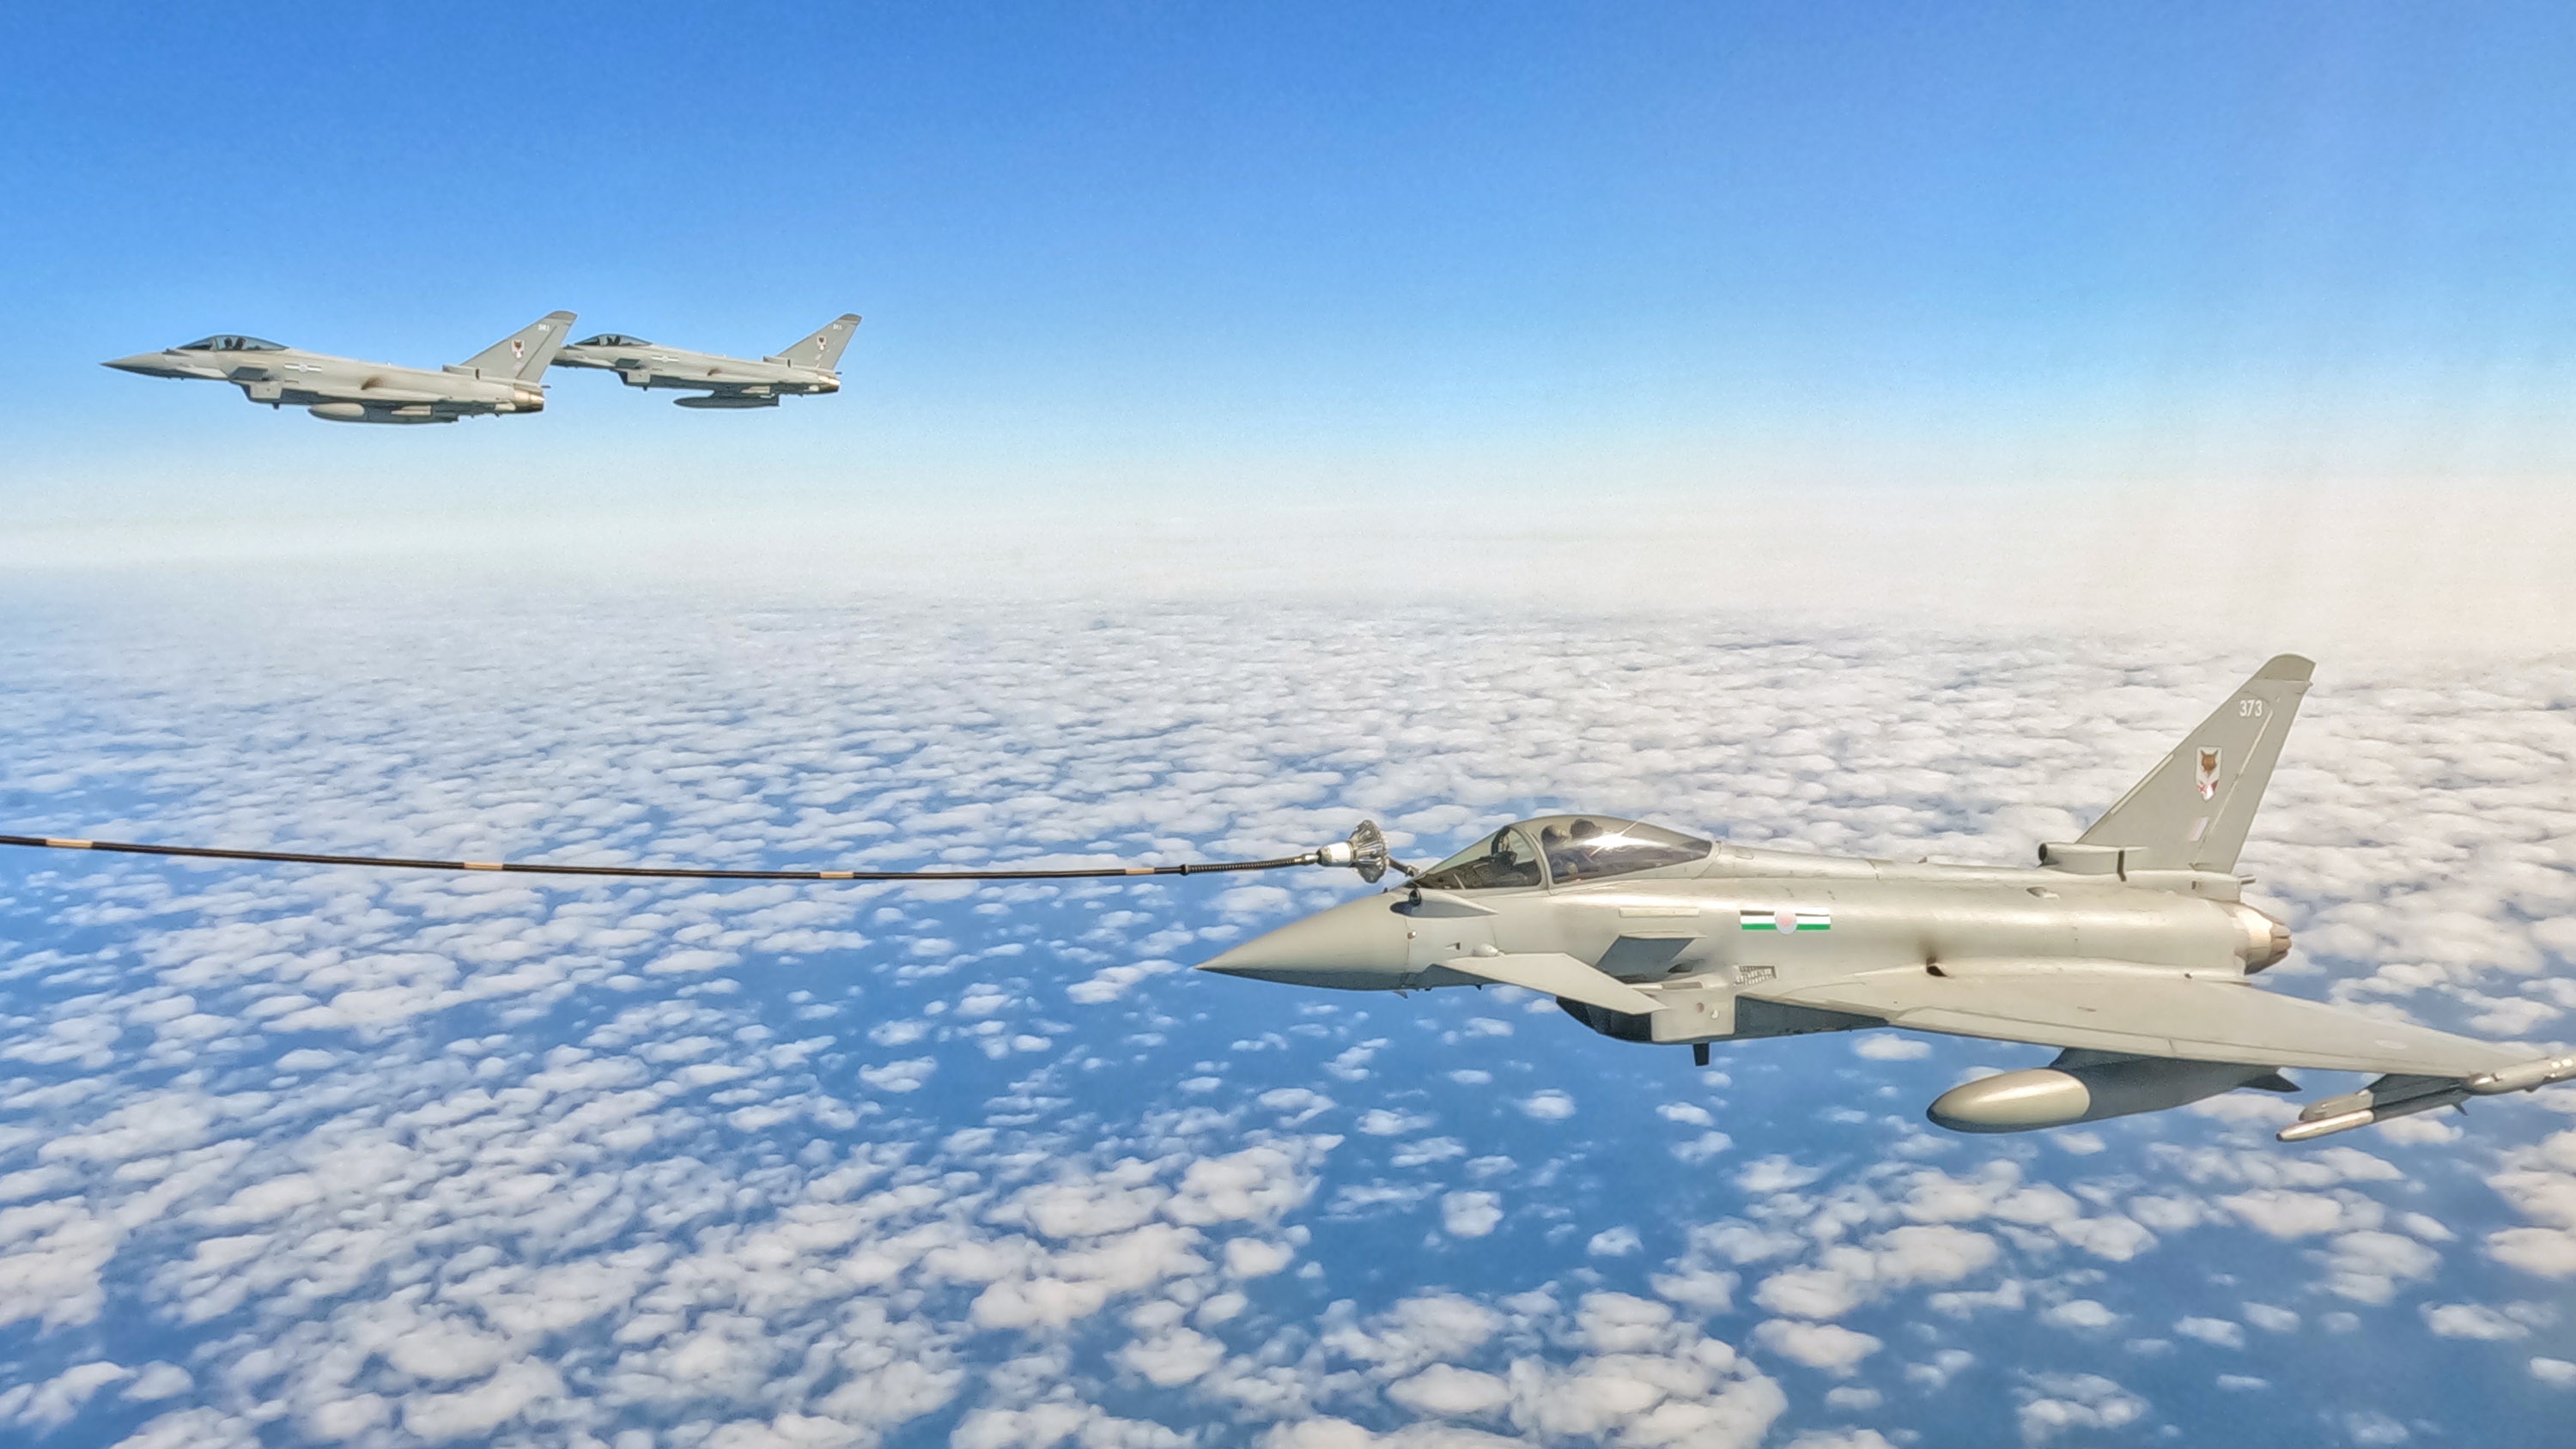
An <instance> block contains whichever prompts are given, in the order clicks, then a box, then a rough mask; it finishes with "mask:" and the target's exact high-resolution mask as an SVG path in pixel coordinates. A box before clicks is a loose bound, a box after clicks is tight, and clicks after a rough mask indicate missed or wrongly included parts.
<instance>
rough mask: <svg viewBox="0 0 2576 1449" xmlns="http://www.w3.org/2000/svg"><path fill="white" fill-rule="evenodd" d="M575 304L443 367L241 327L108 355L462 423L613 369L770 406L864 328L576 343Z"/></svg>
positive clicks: (826, 378) (717, 400)
mask: <svg viewBox="0 0 2576 1449" xmlns="http://www.w3.org/2000/svg"><path fill="white" fill-rule="evenodd" d="M572 321H573V314H572V313H570V312H549V313H547V314H546V315H545V316H544V317H542V318H540V319H538V320H537V321H535V322H533V323H530V324H529V325H528V326H526V327H524V328H521V329H520V330H519V331H517V332H514V333H512V334H511V335H510V336H508V337H505V338H503V339H502V340H501V341H499V342H496V343H494V344H493V345H491V346H490V347H488V348H485V349H484V350H483V351H481V352H478V353H476V354H475V355H474V356H472V357H470V358H467V359H466V360H465V361H463V362H460V363H452V364H450V365H448V366H446V367H443V368H440V369H439V370H438V371H436V372H430V371H426V370H424V369H421V368H413V367H396V366H394V365H393V364H391V363H383V362H360V361H357V360H355V359H353V358H347V357H333V356H330V355H329V354H327V353H320V352H305V351H302V350H301V349H298V348H293V347H286V346H282V345H280V344H278V343H275V342H269V341H265V340H263V339H261V338H257V337H248V336H244V335H242V334H239V333H218V334H217V335H215V336H212V337H201V338H199V339H198V340H196V341H194V342H189V343H184V344H182V345H180V346H177V347H173V348H169V349H167V350H165V351H161V352H138V353H136V354H135V355H133V356H131V357H120V358H117V359H116V360H114V361H112V362H109V363H107V364H106V365H107V366H109V367H113V368H115V369H117V370H118V371H120V372H134V373H140V374H142V375H143V376H145V377H184V378H197V379H202V380H205V381H210V382H229V383H232V384H234V385H235V386H237V387H239V388H240V389H241V390H242V396H244V397H247V398H249V399H250V400H251V401H252V402H256V403H267V404H268V405H269V406H271V407H283V406H286V405H287V404H290V403H291V404H293V405H295V406H297V407H300V408H303V409H305V410H306V411H308V412H310V413H312V414H313V416H315V417H317V418H324V419H327V420H329V421H331V422H338V423H452V422H454V421H456V420H457V419H458V418H461V417H472V416H476V415H480V414H486V413H491V414H499V413H534V412H543V411H544V410H545V406H546V388H545V380H544V379H545V373H546V368H547V367H548V366H549V365H553V366H558V367H596V368H605V369H608V370H610V371H613V372H615V373H617V374H618V375H619V376H620V377H621V378H623V379H625V381H626V383H627V385H628V386H630V387H641V388H655V387H663V388H679V389H684V390H687V391H691V392H698V393H704V394H705V396H702V397H683V398H677V399H674V401H676V402H678V403H679V404H680V406H682V407H689V408H768V407H776V406H778V400H779V398H781V397H784V396H787V395H790V394H797V393H833V392H839V391H840V390H841V378H840V375H839V374H838V373H836V372H834V371H833V368H834V367H835V366H836V365H838V364H839V362H840V360H841V352H842V350H843V349H844V348H846V347H848V346H849V345H850V336H851V334H852V333H853V332H855V331H856V330H857V329H858V325H859V319H858V316H857V314H855V313H843V314H842V315H841V316H839V317H836V318H834V319H832V320H831V321H830V322H827V323H825V324H824V325H823V326H822V327H821V328H820V329H819V330H817V331H815V332H814V333H812V334H811V335H810V336H807V337H805V338H804V339H802V340H800V341H799V342H797V343H796V344H795V345H794V346H792V347H790V348H788V349H787V350H786V351H784V352H781V353H777V354H775V355H773V356H770V357H764V358H761V359H759V360H757V361H754V360H752V359H749V358H741V357H724V356H721V355H719V354H716V353H712V352H690V351H688V350H686V349H684V348H677V347H660V346H656V345H654V344H653V343H650V342H646V341H644V340H643V339H641V338H636V337H627V336H624V335H622V334H619V333H615V332H603V333H601V334H600V335H599V336H597V337H592V338H588V339H585V340H584V341H582V342H579V343H576V344H572V345H570V346H567V345H566V343H565V339H566V338H568V337H569V336H570V335H571V327H572Z"/></svg>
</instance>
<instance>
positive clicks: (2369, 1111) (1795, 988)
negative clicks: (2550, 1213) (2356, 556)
mask: <svg viewBox="0 0 2576 1449" xmlns="http://www.w3.org/2000/svg"><path fill="white" fill-rule="evenodd" d="M2311 669H2312V666H2311V665H2310V663H2309V661H2307V660H2305V659H2302V658H2299V657H2298V656H2296V655H2291V654H2284V655H2281V656H2280V657H2278V658H2276V659H2273V660H2272V661H2271V662H2270V663H2267V664H2265V665H2264V666H2263V667H2262V668H2261V669H2260V670H2257V671H2256V672H2255V674H2254V676H2253V677H2252V678H2251V679H2248V680H2246V681H2245V683H2244V685H2243V687H2241V688H2239V689H2238V690H2237V691H2236V693H2235V694H2234V695H2233V696H2231V697H2230V698H2229V699H2228V700H2227V702H2226V703H2224V704H2222V705H2220V706H2219V707H2218V709H2217V711H2216V712H2215V713H2213V714H2212V715H2210V717H2209V718H2208V719H2207V720H2205V721H2203V722H2202V724H2201V726H2200V727H2199V728H2198V729H2195V730H2193V731H2192V732H2191V733H2190V734H2188V735H2186V736H2184V738H2183V740H2182V742H2181V743H2180V744H2179V745H2177V746H2175V748H2174V750H2173V752H2172V753H2171V754H2169V755H2167V756H2166V757H2165V758H2164V760H2163V761H2162V762H2161V763H2159V764H2158V765H2157V766H2156V767H2155V768H2154V769H2152V770H2150V771H2148V772H2147V775H2146V777H2145V778H2144V779H2142V780H2140V781H2139V782H2138V783H2137V785H2136V786H2135V787H2134V788H2132V789H2131V790H2130V791H2129V793H2128V794H2126V795H2124V796H2122V797H2121V798H2120V801H2119V803H2117V804H2115V805H2113V806H2112V807H2111V808H2110V810H2109V811H2107V812H2106V813H2104V814H2103V816H2102V817H2101V818H2100V819H2098V820H2096V821H2094V822H2093V824H2092V826H2091V828H2089V829H2087V830H2086V831H2085V832H2084V833H2083V835H2082V836H2080V837H2078V838H2077V839H2075V840H2073V841H2067V842H2061V843H2055V844H2048V845H2042V846H2041V847H2040V848H2039V862H2038V865H2037V866H2036V867H2035V868H2021V867H2009V866H1975V865H1936V864H1929V863H1925V864H1906V863H1902V862H1898V861H1892V860H1847V859H1836V858H1832V857H1827V856H1817V855H1807V854H1802V853H1795V852H1790V851H1783V850H1757V849H1748V848H1745V847H1741V846H1734V845H1721V844H1718V843H1715V842H1712V841H1709V840H1703V839H1700V838H1698V837H1696V836H1692V835H1687V834H1684V833H1682V832H1680V831H1676V830H1669V829H1666V828H1664V827H1662V826H1658V825H1649V824H1644V823H1641V822H1638V821H1633V820H1620V819H1613V818H1611V817H1608V816H1602V815H1552V816H1546V817H1543V818H1540V819H1535V820H1525V821H1522V822H1520V823H1518V824H1516V825H1507V826H1505V827H1503V828H1502V829H1500V830H1497V831H1495V832H1494V833H1493V834H1492V835H1490V836H1487V837H1486V838H1484V839H1482V840H1479V841H1477V842H1476V843H1475V844H1474V845H1471V846H1469V847H1468V848H1467V849H1465V850H1463V851H1461V852H1459V853H1458V854H1457V855H1454V856H1452V857H1450V858H1449V859H1447V860H1444V861H1442V862H1440V863H1439V864H1438V865H1436V866H1433V867H1431V868H1430V869H1428V870H1425V871H1420V872H1419V873H1413V872H1409V871H1408V873H1409V874H1411V875H1412V879H1411V881H1410V882H1409V883H1408V884H1407V885H1406V886H1405V887H1404V888H1403V889H1401V890H1396V891H1391V892H1389V893H1386V894H1382V895H1378V896H1375V897H1371V898H1367V899H1362V900H1356V901H1351V902H1348V903H1345V904H1343V905H1339V906H1335V907H1333V908H1332V909H1330V910H1327V911H1324V912H1322V913H1321V914H1318V915H1314V916H1310V917H1307V918H1306V919H1304V920H1301V921H1296V922H1293V923H1291V924H1289V925H1287V926H1284V927H1281V928H1280V929H1278V930H1275V931H1272V932H1271V933H1269V934H1268V935H1265V936H1262V937H1259V938H1257V939H1255V940H1252V941H1249V942H1247V943H1245V944H1243V945H1241V946H1237V947H1235V948H1234V949H1233V950H1230V951H1227V952H1225V953H1224V954H1223V955H1220V956H1218V957H1217V958H1215V959H1214V960H1212V961H1209V962H1206V963H1205V964H1204V965H1202V966H1200V967H1199V969H1200V970H1202V971H1212V972H1217V973H1219V974H1222V975H1227V976H1243V977H1252V978H1256V979H1259V980H1264V981H1279V982H1287V983H1290V984H1294V985H1299V986H1329V987H1342V988H1349V989H1356V990H1373V991H1405V990H1411V989H1415V988H1432V987H1442V986H1478V987H1481V986H1487V985H1510V986H1519V987H1525V988H1527V989H1529V990H1532V991H1538V992H1543V993H1546V994H1548V995H1551V996H1554V997H1555V998H1556V1002H1557V1005H1558V1006H1560V1007H1562V1008H1563V1009H1564V1010H1565V1012H1566V1014H1567V1015H1569V1016H1572V1017H1573V1018H1574V1019H1575V1020H1577V1021H1579V1022H1582V1023H1583V1024H1584V1025H1585V1026H1588V1027H1590V1028H1591V1029H1593V1030H1594V1031H1597V1032H1599V1033H1601V1034H1602V1035H1604V1036H1610V1037H1616V1038H1618V1039H1620V1040H1623V1041H1633V1042H1672V1043H1688V1044H1689V1045H1690V1047H1691V1051H1692V1055H1693V1058H1694V1060H1696V1061H1697V1062H1698V1063H1699V1064H1701V1065H1706V1064H1707V1063H1708V1060H1709V1046H1710V1044H1711V1043H1713V1042H1736V1041H1746V1040H1751V1039H1754V1038H1758V1037H1777V1036H1799V1035H1804V1034H1806V1033H1809V1032H1827V1031H1857V1030H1864V1029H1869V1028H1877V1027H1896V1028H1901V1029H1904V1030H1910V1031H1926V1032H1942V1033H1947V1034H1950V1035H1954V1036H1968V1037H1983V1038H1986V1039H1989V1040H1994V1041H2007V1042H2028V1043H2032V1044H2035V1045H2040V1046H2050V1047H2057V1048H2060V1051H2059V1054H2058V1056H2057V1059H2056V1060H2055V1061H2054V1062H2052V1063H2050V1064H2049V1065H2048V1066H2046V1067H2037V1068H2031V1069H2027V1070H2022V1071H2011V1072H2005V1073H2003V1074H2001V1075H1999V1076H1991V1077H1986V1078H1984V1079H1982V1080H1979V1081H1974V1082H1970V1083H1967V1084H1966V1085H1964V1086H1960V1087H1957V1088H1954V1089H1952V1090H1951V1091H1950V1092H1948V1093H1946V1094H1944V1095H1943V1096H1942V1097H1940V1098H1939V1099H1938V1100H1937V1101H1935V1102H1933V1103H1932V1104H1931V1107H1930V1110H1929V1113H1928V1115H1929V1116H1930V1118H1931V1120H1932V1121H1933V1122H1934V1123H1935V1124H1937V1125H1939V1126H1942V1127H1946V1128H1950V1129H1952V1130H1954V1131H1960V1132H2018V1131H2024V1130H2028V1129H2032V1128H2041V1127H2056V1126H2062V1125H2066V1124H2071V1123H2076V1122H2093V1121H2098V1120H2101V1119H2103V1118H2107V1117H2121V1116H2127V1115H2129V1114H2131V1113H2136V1112H2153V1111H2160V1110H2162V1109H2165V1108H2168V1107H2178V1106H2181V1105H2183V1104H2185V1103H2189V1102H2196V1101H2199V1100H2201V1099H2202V1098H2205V1097H2212V1096H2216V1095H2218V1094H2219V1093H2222V1092H2228V1091H2233V1090H2236V1089H2238V1088H2242V1087H2250V1088H2253V1089H2255V1090H2258V1091H2268V1092H2295V1091H2298V1090H2300V1088H2299V1087H2298V1086H2297V1085H2296V1084H2294V1083H2292V1082H2291V1081H2290V1080H2289V1079H2287V1078H2286V1077H2284V1076H2282V1075H2281V1073H2282V1070H2283V1069H2284V1068H2292V1069H2312V1070H2318V1071H2328V1072H2370V1073H2377V1074H2378V1076H2377V1079H2376V1080H2374V1081H2372V1082H2371V1083H2370V1084H2369V1085H2368V1086H2366V1087H2364V1088H2362V1089H2361V1090H2359V1091H2354V1092H2347V1093H2343V1094H2341V1095H2338V1096H2333V1097H2328V1098H2325V1099H2324V1100H2321V1101H2316V1102H2313V1103H2311V1104H2309V1105H2308V1106H2307V1107H2306V1109H2305V1110H2303V1111H2302V1112H2300V1114H2299V1119H2298V1121H2296V1122H2295V1123H2293V1124H2291V1125H2290V1126H2288V1127H2286V1128H2284V1129H2282V1131H2281V1133H2280V1134H2279V1135H2280V1138H2281V1140H2282V1141H2285V1142H2298V1141H2304V1140H2307V1139H2310V1138H2316V1137H2323V1136H2326V1135H2328V1134H2329V1133H2335V1132H2343V1131H2348V1130H2350V1129H2352V1128H2355V1127H2362V1126H2367V1125H2369V1124H2371V1123H2373V1122H2385V1121H2388V1120H2390V1119H2392V1118H2396V1117H2403V1116H2407V1115H2409V1114H2411V1113H2416V1112H2426V1111H2431V1110H2433V1109H2435V1108H2439V1107H2447V1106H2451V1105H2453V1104H2456V1103H2461V1102H2465V1101H2467V1100H2468V1099H2469V1098H2471V1097H2483V1096H2493V1095H2496V1094H2498V1093H2504V1092H2526V1091H2530V1090H2532V1089H2533V1088H2536V1087H2541V1086H2546V1085H2548V1084H2549V1083H2552V1082H2557V1081H2563V1080H2566V1079H2568V1078H2570V1077H2576V1056H2559V1057H2541V1058H2537V1059H2535V1058H2533V1057H2532V1055H2531V1053H2530V1052H2529V1051H2528V1050H2525V1049H2519V1048H2515V1047H2510V1046H2500V1045H2495V1044H2492V1043H2488V1042H2481V1041H2474V1040H2471V1039H2469V1038H2466V1037H2459V1036H2452V1035H2450V1034H2448V1033H2445V1032H2439V1031H2433V1030H2429V1029H2427V1028H2424V1027H2420V1026H2414V1025H2411V1024H2407V1023H2404V1022H2398V1021H2390V1020H2385V1019H2382V1018H2380V1017H2377V1016H2366V1015H2363V1014H2361V1013H2359V1012H2353V1011H2346V1010H2343V1009H2340V1008H2337V1007H2332V1006H2326V1005H2323V1004H2321V1003H2318V1002H2314V1001H2306V1000H2302V999H2300V998H2298V997H2295V996H2290V995H2286V994H2280V993H2275V992H2272V991H2268V990H2265V989H2264V988H2262V987H2260V986H2258V985H2256V984H2254V982H2253V981H2252V980H2251V978H2252V977H2253V976H2254V975H2255V974H2256V973H2258V972H2260V971H2261V970H2263V968H2265V967H2267V966H2270V965H2273V964H2274V963H2276V962H2278V961H2280V960H2281V958H2282V957H2284V956H2286V955H2287V954H2289V950H2290V932H2289V930H2288V928H2287V927H2285V926H2283V925H2282V924H2281V922H2279V921H2277V920H2275V919H2273V918H2272V917H2270V916H2268V915H2266V914H2264V913H2263V912H2261V911H2259V910H2256V909H2255V908H2254V907H2252V906H2250V905H2247V904H2245V902H2244V900H2243V890H2244V887H2245V886H2246V885H2247V884H2248V883H2249V881H2248V879H2247V878H2246V877H2242V876H2239V875H2238V874H2237V873H2236V858H2237V854H2238V852H2239V851H2240V850H2241V849H2242V848H2243V846H2244V844H2245V837H2246V834H2247V831H2248V829H2249V828H2250V826H2251V825H2252V823H2253V819H2254V812H2255V809H2256V807H2257V806H2258V805H2260V804H2261V803H2262V798H2263V790H2264V786H2265V785H2266V784H2267V783H2268V782H2269V781H2270V779H2271V776H2272V766H2273V763H2274V761H2276V760H2278V759H2279V758H2280V753H2281V744H2282V740H2283V737H2284V736H2285V735H2286V734H2287V733H2288V730H2289V727H2290V722H2291V719H2292V718H2293V717H2294V716H2295V715H2296V714H2297V712H2298V708H2299V701H2300V699H2301V698H2302V697H2303V696H2304V695H2305V694H2306V693H2307V689H2308V680H2309V675H2310V672H2311ZM1340 854H1341V856H1344V857H1349V860H1348V863H1350V864H1353V865H1354V866H1356V867H1357V868H1358V869H1359V870H1360V873H1361V875H1362V876H1363V877H1365V878H1368V879H1372V880H1374V879H1376V878H1378V876H1379V874H1380V873H1381V872H1382V871H1383V869H1384V866H1385V865H1386V864H1388V863H1389V862H1386V861H1385V857H1384V848H1383V844H1382V842H1380V841H1378V840H1377V839H1376V838H1375V837H1374V834H1373V832H1371V833H1369V834H1365V835H1362V836H1355V837H1354V840H1353V842H1352V846H1351V848H1349V849H1346V850H1343V851H1342V852H1340ZM1331 863H1341V862H1340V861H1338V860H1337V861H1335V862H1331ZM1397 868H1398V869H1399V870H1404V869H1405V867H1403V866H1401V865H1400V864H1398V865H1397Z"/></svg>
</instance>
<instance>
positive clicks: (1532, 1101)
mask: <svg viewBox="0 0 2576 1449" xmlns="http://www.w3.org/2000/svg"><path fill="white" fill-rule="evenodd" d="M1520 1107H1521V1110H1522V1111H1523V1112H1526V1113H1528V1114H1529V1115H1530V1116H1532V1117H1535V1118H1537V1119H1538V1120H1539V1121H1541V1122H1562V1121H1564V1120H1565V1119H1566V1118H1568V1117H1571V1116H1573V1115H1574V1098H1572V1097H1571V1096H1568V1095H1567V1094H1565V1093H1563V1092H1558V1091H1546V1092H1535V1093H1532V1094H1531V1095H1529V1096H1526V1097H1523V1098H1521V1102H1520Z"/></svg>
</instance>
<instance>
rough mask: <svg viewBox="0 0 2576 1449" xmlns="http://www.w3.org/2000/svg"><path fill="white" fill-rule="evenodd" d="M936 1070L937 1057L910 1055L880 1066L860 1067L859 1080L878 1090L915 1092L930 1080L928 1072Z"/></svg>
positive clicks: (937, 1068) (937, 1066) (937, 1064)
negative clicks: (904, 1058)
mask: <svg viewBox="0 0 2576 1449" xmlns="http://www.w3.org/2000/svg"><path fill="white" fill-rule="evenodd" d="M937 1070H939V1062H938V1059H937V1058H935V1057H912V1058H909V1059H907V1060H904V1061H900V1062H888V1063H886V1064H885V1065H884V1066H881V1067H861V1068H859V1080H860V1081H863V1082H865V1083H867V1084H868V1085H869V1086H871V1087H874V1088H876V1089H877V1090H878V1091H880V1092H917V1091H920V1090H921V1089H922V1087H923V1086H924V1085H925V1084H927V1083H928V1082H929V1081H930V1074H931V1073H932V1072H935V1071H937Z"/></svg>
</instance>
